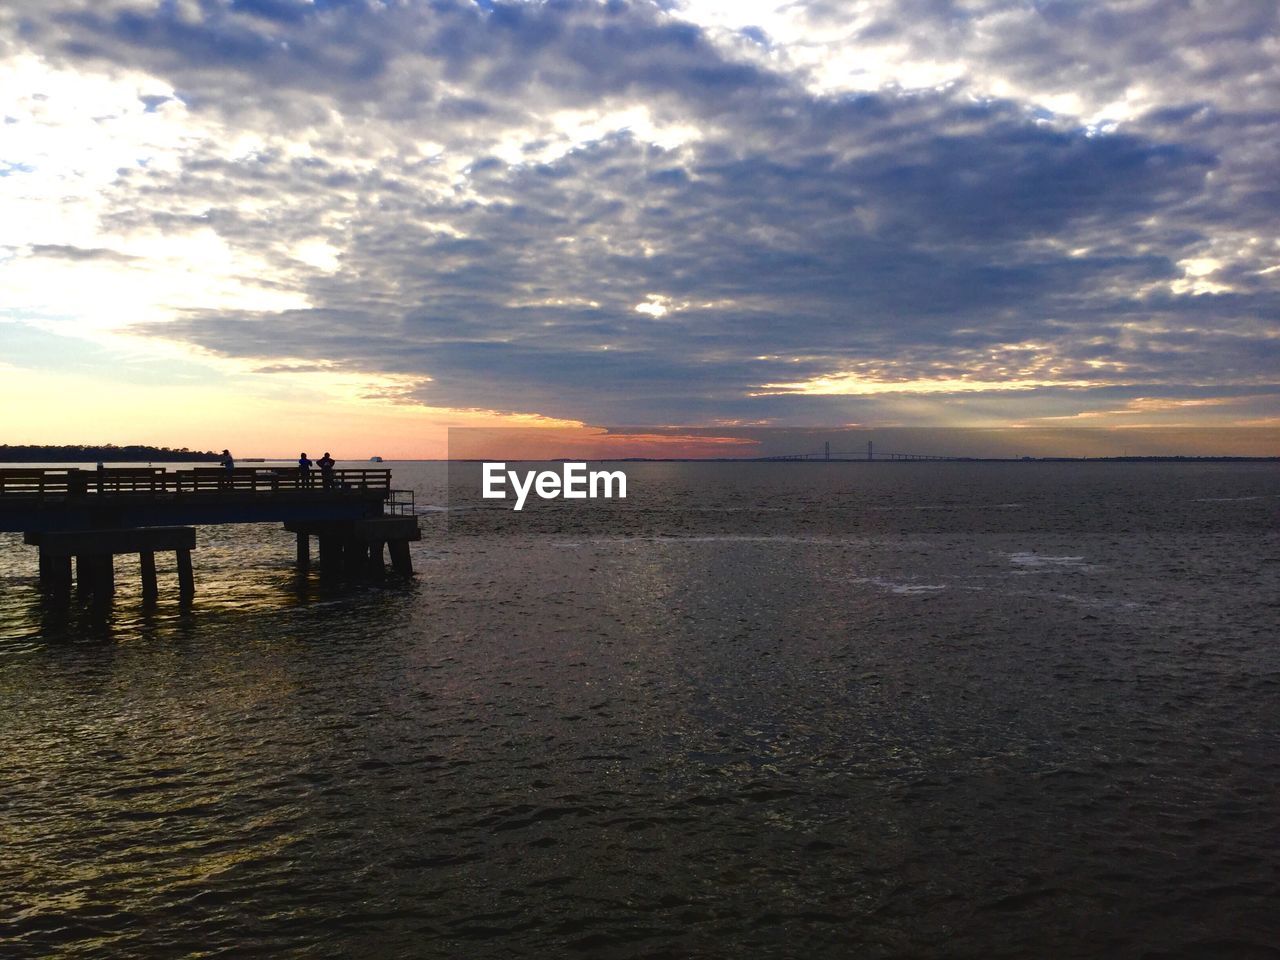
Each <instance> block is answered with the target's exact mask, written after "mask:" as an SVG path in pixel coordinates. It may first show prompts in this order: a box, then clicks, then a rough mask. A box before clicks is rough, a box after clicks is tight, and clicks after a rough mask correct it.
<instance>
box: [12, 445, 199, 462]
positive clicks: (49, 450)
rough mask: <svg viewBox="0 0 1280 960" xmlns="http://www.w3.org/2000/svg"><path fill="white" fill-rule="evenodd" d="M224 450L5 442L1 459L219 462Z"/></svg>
mask: <svg viewBox="0 0 1280 960" xmlns="http://www.w3.org/2000/svg"><path fill="white" fill-rule="evenodd" d="M219 456H220V454H217V453H214V452H213V451H211V450H188V449H186V448H179V449H176V450H175V449H174V448H172V447H152V446H148V445H146V444H129V445H127V446H116V445H114V444H104V445H102V446H90V445H87V444H61V445H45V444H4V445H0V463H42V462H44V461H53V462H55V463H98V462H102V463H136V462H138V461H140V460H146V461H150V462H159V463H190V462H193V461H195V462H201V463H203V462H207V461H214V462H216V461H217V460H218V458H219Z"/></svg>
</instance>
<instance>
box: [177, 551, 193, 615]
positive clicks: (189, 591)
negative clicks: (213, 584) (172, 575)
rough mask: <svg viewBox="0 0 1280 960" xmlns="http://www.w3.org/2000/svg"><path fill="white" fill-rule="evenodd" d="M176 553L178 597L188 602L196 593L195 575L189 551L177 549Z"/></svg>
mask: <svg viewBox="0 0 1280 960" xmlns="http://www.w3.org/2000/svg"><path fill="white" fill-rule="evenodd" d="M177 553H178V599H179V600H181V601H183V602H184V603H189V602H190V601H191V600H193V599H194V598H195V595H196V575H195V571H194V570H192V569H191V551H190V550H179V551H177Z"/></svg>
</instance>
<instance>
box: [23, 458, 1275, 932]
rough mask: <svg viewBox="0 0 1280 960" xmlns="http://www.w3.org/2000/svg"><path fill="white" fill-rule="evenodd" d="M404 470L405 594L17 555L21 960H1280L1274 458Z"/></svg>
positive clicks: (215, 547)
mask: <svg viewBox="0 0 1280 960" xmlns="http://www.w3.org/2000/svg"><path fill="white" fill-rule="evenodd" d="M391 466H392V467H393V469H394V470H395V472H396V480H397V485H403V484H409V483H412V484H413V485H414V486H416V488H417V491H418V504H419V506H420V507H424V512H423V518H422V520H423V528H424V539H423V541H422V542H421V543H419V544H416V545H415V548H414V562H415V566H416V568H417V571H418V576H417V578H416V580H415V581H414V582H413V583H412V584H409V585H396V584H391V583H388V584H381V585H378V584H369V585H358V586H348V587H333V586H331V585H330V584H328V583H327V582H323V583H322V582H321V580H320V579H319V577H318V575H316V574H312V575H311V576H309V577H299V576H298V575H297V574H295V573H294V571H293V570H292V569H291V567H290V559H291V556H292V538H291V537H290V536H289V535H288V534H286V533H284V532H283V531H281V530H279V529H276V528H272V527H268V526H261V527H250V526H246V527H221V528H219V527H210V528H202V529H201V531H200V541H199V542H200V546H199V548H198V549H197V551H196V575H197V590H198V593H197V602H196V604H195V606H194V608H193V609H191V610H190V611H183V610H181V609H180V608H179V607H178V605H177V603H176V601H175V600H174V599H173V597H174V596H175V595H176V588H175V586H174V584H173V583H172V582H170V583H165V582H163V580H162V584H161V595H162V601H161V603H160V605H159V606H158V607H157V608H156V609H155V611H154V612H152V613H144V611H143V609H142V606H141V603H140V601H139V597H138V587H137V583H136V576H135V575H134V574H133V572H132V568H131V564H129V563H128V562H126V561H125V560H124V559H123V558H122V559H121V561H120V562H119V563H118V574H117V576H118V579H119V583H120V592H119V594H118V595H117V597H116V599H115V603H114V606H113V608H112V610H111V611H110V614H109V616H108V617H106V618H105V619H100V618H96V617H95V616H94V615H92V614H91V613H90V612H89V611H86V610H79V609H77V610H73V611H72V612H71V614H70V615H69V616H63V615H60V614H59V613H57V611H54V610H50V609H46V608H43V607H42V606H41V605H40V602H39V599H38V595H37V593H36V591H35V581H34V573H35V558H34V554H33V553H32V552H30V551H29V550H28V548H25V547H23V546H22V545H21V540H20V537H18V536H14V535H7V534H5V535H0V722H2V724H3V727H2V729H3V731H4V735H5V741H4V742H5V748H6V754H7V756H6V763H5V764H4V765H3V767H2V768H0V955H4V956H6V957H26V956H33V957H34V956H50V955H57V956H74V957H88V956H101V957H120V956H138V955H143V956H219V955H222V956H242V955H249V954H253V953H258V954H262V955H268V956H290V955H293V956H302V955H306V956H391V957H394V956H440V957H522V956H524V957H548V956H559V955H577V956H584V957H597V956H598V957H658V956H679V957H746V956H780V957H781V956H786V957H791V956H794V957H815V956H822V957H829V956H840V957H843V956H857V957H882V956H883V957H887V956H894V957H930V956H937V957H943V956H946V957H955V956H973V957H993V956H1025V957H1097V956H1121V957H1140V956H1142V957H1165V956H1170V957H1171V956H1187V957H1206V956H1221V957H1250V956H1274V955H1276V953H1277V944H1278V943H1280V921H1278V920H1277V919H1276V914H1277V911H1276V904H1277V902H1280V850H1278V849H1277V841H1276V839H1275V836H1276V825H1277V814H1278V813H1280V807H1278V804H1277V800H1278V799H1280V790H1278V788H1280V707H1278V706H1277V703H1278V697H1280V652H1278V648H1277V636H1276V634H1277V624H1278V623H1280V605H1278V598H1280V535H1278V534H1277V516H1278V514H1280V484H1278V483H1277V480H1278V479H1280V476H1278V474H1277V470H1276V468H1275V466H1274V465H1230V464H1221V465H1156V464H1151V465H1118V464H1107V465H1102V464H1091V465H1089V464H1027V465H1023V464H1014V465H1007V464H999V465H996V464H875V465H868V464H844V465H841V464H777V465H767V464H757V465H728V464H644V465H641V464H629V465H627V468H626V469H627V470H628V473H629V475H630V477H631V491H630V492H631V494H632V496H631V498H630V499H628V500H627V501H625V502H620V503H618V502H615V503H613V504H606V503H603V502H596V503H591V504H586V505H584V504H573V505H571V506H566V505H565V504H563V503H562V504H559V505H553V506H547V505H538V506H537V507H536V508H535V509H531V510H529V511H527V512H526V513H524V514H523V515H518V514H513V513H512V512H510V511H508V510H504V509H499V508H496V507H495V506H494V505H493V504H487V505H486V504H481V503H478V502H475V501H474V498H468V496H467V494H466V491H465V490H463V489H460V488H458V489H455V490H454V491H453V496H452V498H450V497H448V496H447V495H446V489H445V488H446V478H445V475H444V471H443V468H442V467H441V466H439V465H431V464H392V465H391ZM460 477H462V474H461V473H459V474H455V477H454V480H455V486H456V484H457V483H458V482H460ZM468 482H469V481H468ZM444 506H450V507H452V508H453V509H451V510H448V511H445V510H440V509H431V508H432V507H437V508H438V507H444ZM170 578H172V574H171V573H170Z"/></svg>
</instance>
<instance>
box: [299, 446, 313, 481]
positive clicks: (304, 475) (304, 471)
mask: <svg viewBox="0 0 1280 960" xmlns="http://www.w3.org/2000/svg"><path fill="white" fill-rule="evenodd" d="M298 482H299V484H301V485H302V486H304V487H309V486H311V458H310V457H308V456H307V455H306V454H305V453H301V454H299V455H298Z"/></svg>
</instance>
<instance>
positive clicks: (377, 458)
mask: <svg viewBox="0 0 1280 960" xmlns="http://www.w3.org/2000/svg"><path fill="white" fill-rule="evenodd" d="M369 462H370V463H381V462H382V458H381V457H370V458H369Z"/></svg>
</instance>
